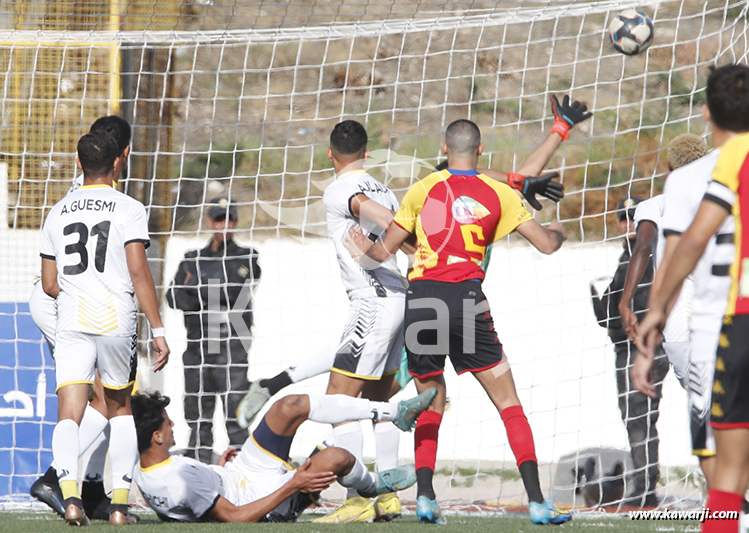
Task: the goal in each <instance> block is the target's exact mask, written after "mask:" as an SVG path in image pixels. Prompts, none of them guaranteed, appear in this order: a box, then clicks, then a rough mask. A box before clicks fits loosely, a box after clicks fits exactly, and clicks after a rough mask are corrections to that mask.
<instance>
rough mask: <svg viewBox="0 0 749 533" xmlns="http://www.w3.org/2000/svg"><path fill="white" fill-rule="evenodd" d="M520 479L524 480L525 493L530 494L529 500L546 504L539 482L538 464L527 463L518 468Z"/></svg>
mask: <svg viewBox="0 0 749 533" xmlns="http://www.w3.org/2000/svg"><path fill="white" fill-rule="evenodd" d="M518 470H520V477H522V478H523V485H524V486H525V492H527V493H528V500H529V501H532V502H536V503H543V502H544V495H543V493H542V492H541V483H540V482H539V481H538V463H536V462H535V461H526V462H524V463H523V464H521V465H520V466H519V467H518Z"/></svg>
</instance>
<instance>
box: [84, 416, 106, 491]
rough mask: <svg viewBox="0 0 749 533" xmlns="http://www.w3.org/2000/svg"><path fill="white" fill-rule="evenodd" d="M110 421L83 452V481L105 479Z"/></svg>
mask: <svg viewBox="0 0 749 533" xmlns="http://www.w3.org/2000/svg"><path fill="white" fill-rule="evenodd" d="M108 422H109V421H107V427H106V428H104V431H102V432H101V433H99V436H98V437H97V438H96V440H95V441H94V443H93V444H92V445H91V446H89V448H88V450H86V451H85V452H84V453H83V456H82V458H81V460H82V462H83V472H84V473H83V481H84V482H86V481H94V482H98V481H104V465H105V463H106V462H107V451H108V450H109V432H110V430H109V423H108Z"/></svg>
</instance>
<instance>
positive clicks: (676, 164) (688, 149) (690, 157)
mask: <svg viewBox="0 0 749 533" xmlns="http://www.w3.org/2000/svg"><path fill="white" fill-rule="evenodd" d="M707 152H708V149H707V143H706V142H705V139H703V138H702V137H700V136H699V135H694V134H693V133H682V134H681V135H677V136H676V137H674V138H673V139H672V140H671V142H670V143H668V166H669V168H670V169H671V170H676V169H677V168H680V167H683V166H684V165H688V164H689V163H691V162H692V161H696V160H697V159H699V158H700V157H702V156H704V155H707Z"/></svg>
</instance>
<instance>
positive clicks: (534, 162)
mask: <svg viewBox="0 0 749 533" xmlns="http://www.w3.org/2000/svg"><path fill="white" fill-rule="evenodd" d="M560 144H562V137H561V136H560V135H559V134H558V133H554V132H552V133H549V135H548V136H547V137H546V139H545V140H544V142H543V143H541V146H539V147H538V148H536V149H535V150H533V152H531V154H530V155H529V156H528V157H527V158H526V159H525V161H523V164H522V165H521V166H520V168H519V169H518V174H522V175H523V176H538V175H539V174H540V173H541V171H542V170H543V169H544V168H545V167H546V165H548V164H549V161H550V160H551V156H552V155H554V151H555V150H556V149H557V147H558V146H559V145H560Z"/></svg>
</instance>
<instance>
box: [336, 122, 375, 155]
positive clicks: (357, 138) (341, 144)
mask: <svg viewBox="0 0 749 533" xmlns="http://www.w3.org/2000/svg"><path fill="white" fill-rule="evenodd" d="M367 141H368V139H367V130H365V129H364V126H362V125H361V124H359V123H358V122H357V121H355V120H344V121H343V122H339V123H338V124H336V125H335V128H333V131H332V132H331V133H330V147H331V148H332V149H333V150H335V151H336V152H338V153H339V154H341V155H362V154H364V151H365V150H366V149H367Z"/></svg>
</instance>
